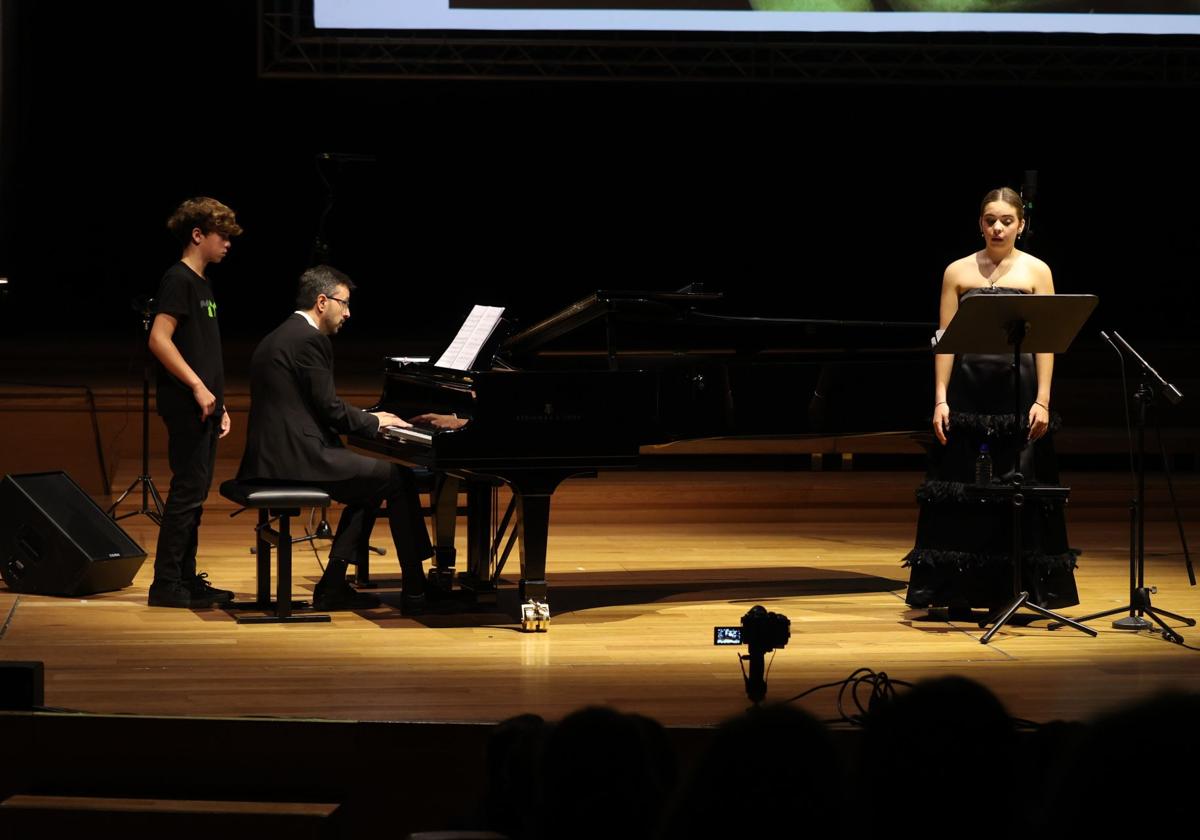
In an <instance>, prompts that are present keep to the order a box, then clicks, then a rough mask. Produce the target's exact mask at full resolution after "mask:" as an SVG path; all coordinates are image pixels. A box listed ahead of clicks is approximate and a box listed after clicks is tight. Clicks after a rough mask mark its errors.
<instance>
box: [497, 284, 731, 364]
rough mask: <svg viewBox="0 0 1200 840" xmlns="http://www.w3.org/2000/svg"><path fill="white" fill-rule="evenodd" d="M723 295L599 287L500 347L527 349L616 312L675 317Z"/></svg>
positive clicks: (513, 350) (517, 351) (517, 350)
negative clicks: (605, 288)
mask: <svg viewBox="0 0 1200 840" xmlns="http://www.w3.org/2000/svg"><path fill="white" fill-rule="evenodd" d="M723 297H724V294H723V293H721V292H703V291H689V290H680V291H677V292H656V291H645V290H611V289H610V290H603V289H602V290H599V291H597V292H595V293H594V294H591V295H588V296H587V297H585V298H583V300H578V301H576V302H575V303H572V304H571V305H570V306H568V307H566V308H565V309H561V310H559V311H558V312H555V313H554V314H553V315H551V316H550V317H549V318H546V319H544V320H542V321H539V322H538V323H536V324H534V325H533V326H532V327H529V328H528V329H525V330H522V331H521V332H519V333H517V334H515V335H513V336H511V337H510V338H508V340H506V341H505V342H504V343H503V344H502V345H501V346H500V349H501V350H502V351H504V352H505V353H512V354H521V353H528V352H530V351H533V350H537V349H538V348H539V347H541V346H542V345H544V344H546V343H548V342H550V341H553V340H554V339H556V338H558V337H559V336H562V335H566V334H567V333H570V332H574V331H575V330H577V329H579V328H580V327H582V326H583V325H585V324H588V323H591V322H592V321H594V320H596V319H597V318H602V317H604V316H606V315H610V314H612V313H615V312H620V313H622V314H625V315H630V316H632V315H634V314H638V315H641V316H643V317H646V318H650V319H675V318H678V317H680V316H681V315H682V313H683V312H685V311H687V309H689V308H691V307H693V306H695V305H696V304H699V303H712V302H715V301H719V300H721V299H722V298H723Z"/></svg>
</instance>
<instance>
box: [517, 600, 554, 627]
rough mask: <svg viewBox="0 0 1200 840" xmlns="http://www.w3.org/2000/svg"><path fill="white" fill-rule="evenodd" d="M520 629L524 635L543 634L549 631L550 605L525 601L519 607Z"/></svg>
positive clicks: (542, 602)
mask: <svg viewBox="0 0 1200 840" xmlns="http://www.w3.org/2000/svg"><path fill="white" fill-rule="evenodd" d="M521 629H522V630H524V631H525V632H526V633H545V632H546V631H548V630H549V629H550V605H549V604H547V603H546V602H544V601H526V602H525V603H524V604H522V605H521Z"/></svg>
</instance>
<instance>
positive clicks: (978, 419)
mask: <svg viewBox="0 0 1200 840" xmlns="http://www.w3.org/2000/svg"><path fill="white" fill-rule="evenodd" d="M1028 428H1029V418H1028V417H1021V418H1020V419H1019V420H1018V419H1017V418H1016V417H1015V416H1014V415H1012V414H976V413H974V412H971V411H955V410H954V409H951V410H950V431H951V432H956V431H963V432H969V433H971V434H974V435H982V436H985V437H995V438H1001V437H1015V436H1016V435H1019V434H1024V433H1025V431H1026V430H1027V429H1028ZM1060 428H1062V416H1061V415H1059V414H1058V413H1057V412H1051V413H1050V429H1049V430H1050V431H1051V432H1057V431H1058V430H1059V429H1060Z"/></svg>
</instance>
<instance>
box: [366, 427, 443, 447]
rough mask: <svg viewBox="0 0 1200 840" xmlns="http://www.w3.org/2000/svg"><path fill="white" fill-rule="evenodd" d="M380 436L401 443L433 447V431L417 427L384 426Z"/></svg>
mask: <svg viewBox="0 0 1200 840" xmlns="http://www.w3.org/2000/svg"><path fill="white" fill-rule="evenodd" d="M379 436H380V437H384V438H387V439H388V440H395V441H400V442H401V443H419V444H422V445H424V446H432V445H433V430H432V429H419V428H417V427H416V426H412V427H407V428H406V427H404V426H383V427H382V428H380V430H379Z"/></svg>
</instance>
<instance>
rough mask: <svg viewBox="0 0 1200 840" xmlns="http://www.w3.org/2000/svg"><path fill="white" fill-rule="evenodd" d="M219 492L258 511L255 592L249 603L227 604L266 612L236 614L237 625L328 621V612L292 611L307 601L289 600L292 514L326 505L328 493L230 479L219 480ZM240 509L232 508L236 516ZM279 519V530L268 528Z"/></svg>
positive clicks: (307, 488)
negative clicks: (273, 570)
mask: <svg viewBox="0 0 1200 840" xmlns="http://www.w3.org/2000/svg"><path fill="white" fill-rule="evenodd" d="M221 495H222V496H224V497H225V498H226V499H229V501H231V502H234V503H235V504H238V505H241V506H242V509H243V510H245V509H253V510H257V511H258V524H257V525H255V526H254V545H255V552H254V556H255V559H256V563H257V576H258V587H257V588H258V592H257V599H256V600H255V601H254V603H252V604H230V605H229V608H231V609H235V610H245V609H258V610H263V611H264V612H266V613H268V615H254V616H238V619H237V621H238V624H269V623H281V622H312V621H329V616H328V615H320V614H317V613H313V612H299V613H294V612H293V610H302V609H304V608H306V607H308V606H309V603H308V602H307V601H293V600H292V533H291V524H290V523H291V517H293V516H299V515H300V509H301V508H308V507H325V506H327V505H328V504H329V494H328V493H326V492H325V491H324V490H318V489H317V488H315V487H292V486H286V485H270V484H250V483H245V482H241V481H238V480H237V479H230V480H229V481H225V482H222V484H221ZM241 512H242V511H241V510H238V511H234V513H233V514H232V516H237V515H238V514H239V513H241ZM273 519H278V520H279V527H278V529H275V528H272V527H271V521H272V520H273ZM271 546H275V549H276V567H277V568H276V575H275V600H274V601H272V600H271Z"/></svg>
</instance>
